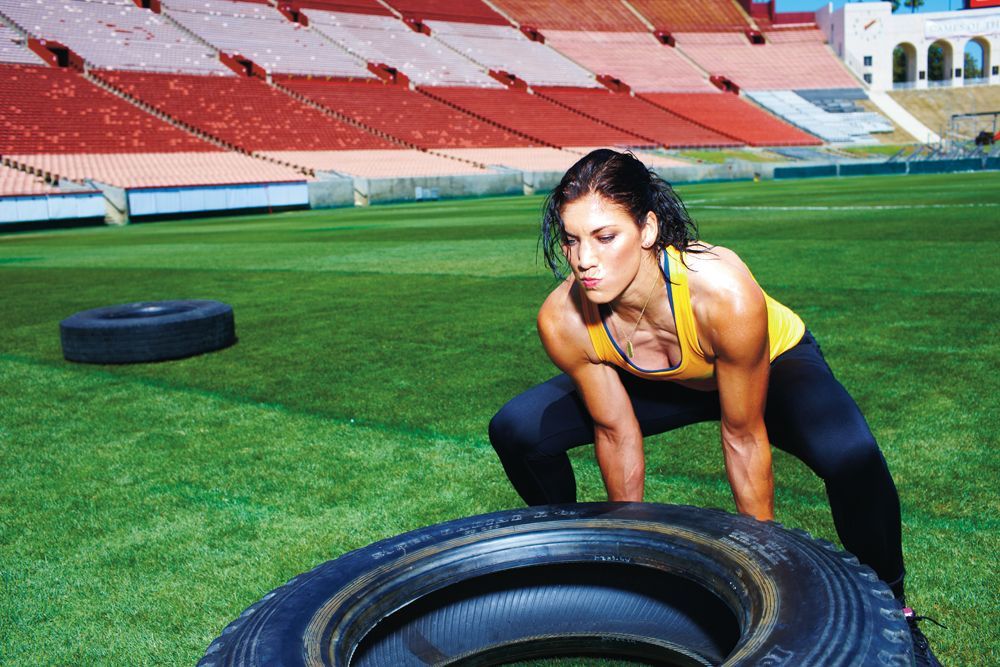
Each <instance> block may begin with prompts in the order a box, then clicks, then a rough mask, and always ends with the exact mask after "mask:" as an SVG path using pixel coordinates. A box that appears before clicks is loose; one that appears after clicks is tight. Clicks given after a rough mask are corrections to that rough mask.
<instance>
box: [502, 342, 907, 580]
mask: <svg viewBox="0 0 1000 667" xmlns="http://www.w3.org/2000/svg"><path fill="white" fill-rule="evenodd" d="M619 374H620V376H621V379H622V382H623V383H624V385H625V388H626V389H627V390H628V394H629V398H630V399H631V401H632V407H633V409H634V410H635V415H636V417H637V418H638V420H639V425H640V427H641V428H642V432H643V434H644V435H653V434H656V433H663V432H664V431H669V430H671V429H675V428H679V427H681V426H686V425H688V424H694V423H696V422H703V421H711V420H717V419H719V416H720V415H719V395H718V393H717V392H704V391H696V390H694V389H688V388H686V387H683V386H681V385H678V384H676V383H674V382H656V381H652V380H644V379H642V378H638V377H635V376H634V375H631V374H629V373H627V372H624V371H620V373H619ZM764 421H765V424H766V426H767V433H768V436H769V437H770V439H771V442H772V443H773V444H774V445H775V446H776V447H778V448H780V449H782V450H784V451H786V452H788V453H789V454H792V455H793V456H796V457H798V458H799V459H801V460H802V461H803V462H804V463H805V464H806V465H807V466H809V468H811V469H812V471H813V472H815V473H816V474H817V475H819V477H820V478H822V480H823V481H824V482H825V483H826V492H827V496H828V497H829V499H830V509H831V512H832V514H833V521H834V525H836V527H837V534H838V535H839V536H840V541H841V543H842V544H843V545H844V547H845V548H846V549H847V550H848V551H850V552H851V553H853V554H854V555H855V556H857V557H858V559H860V560H861V562H863V563H865V564H867V565H869V566H871V567H872V568H873V569H874V570H875V572H876V573H877V574H878V575H879V577H880V578H881V579H882V580H883V581H886V582H887V583H889V584H890V585H892V586H893V589H894V590H895V591H896V593H897V594H898V595H901V594H902V579H903V553H902V544H901V542H902V538H901V529H900V516H899V496H898V495H897V494H896V486H895V484H893V481H892V477H891V476H890V474H889V468H888V467H887V466H886V462H885V458H883V456H882V452H881V451H879V448H878V444H877V443H876V442H875V437H874V436H873V435H872V432H871V430H870V429H869V428H868V424H867V422H865V418H864V416H863V415H862V414H861V410H860V409H858V406H857V404H856V403H855V402H854V399H852V398H851V396H850V394H848V393H847V390H845V389H844V387H843V386H842V385H841V384H840V383H839V382H838V381H837V379H836V378H835V377H834V376H833V372H832V371H831V370H830V367H829V366H828V365H827V363H826V360H825V359H824V358H823V353H822V352H821V351H820V348H819V345H818V344H817V343H816V340H815V339H814V338H813V337H812V335H811V334H810V333H809V332H808V331H807V332H806V334H805V336H804V337H803V339H802V341H801V342H800V343H799V344H798V345H796V346H795V347H794V348H792V349H791V350H788V351H787V352H785V353H784V354H782V355H781V356H779V357H778V358H777V359H775V360H774V362H772V364H771V375H770V382H769V384H768V391H767V409H766V411H765V413H764ZM490 441H491V442H492V443H493V447H494V448H495V449H496V451H497V454H499V456H500V461H501V463H503V467H504V470H505V471H506V472H507V476H508V477H509V478H510V481H511V482H512V483H513V484H514V488H515V489H516V490H517V492H518V493H519V494H520V495H521V498H523V499H524V501H525V502H526V503H528V504H529V505H543V504H549V503H571V502H575V501H576V479H575V478H574V476H573V468H572V466H571V465H570V461H569V457H568V456H567V455H566V452H567V451H568V450H569V449H571V448H573V447H579V446H580V445H586V444H589V443H592V442H593V441H594V423H593V421H592V420H591V418H590V415H589V414H588V412H587V409H586V407H585V406H584V404H583V401H582V400H581V399H580V397H579V395H578V394H577V392H576V388H575V386H574V385H573V381H572V380H571V379H570V378H569V376H567V375H558V376H556V377H554V378H552V379H551V380H549V381H548V382H544V383H542V384H540V385H537V386H535V387H532V388H531V389H529V390H528V391H526V392H524V393H523V394H521V395H520V396H517V397H515V398H514V399H512V400H511V401H510V402H508V403H507V404H506V405H505V406H504V407H503V408H502V409H501V410H500V412H498V413H497V414H496V416H495V417H493V420H492V421H491V422H490Z"/></svg>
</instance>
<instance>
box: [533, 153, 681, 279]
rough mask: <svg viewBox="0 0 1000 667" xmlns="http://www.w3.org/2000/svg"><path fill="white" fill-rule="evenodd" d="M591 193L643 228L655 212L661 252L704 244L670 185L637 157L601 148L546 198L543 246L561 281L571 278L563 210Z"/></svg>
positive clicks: (553, 271) (542, 236) (578, 164)
mask: <svg viewBox="0 0 1000 667" xmlns="http://www.w3.org/2000/svg"><path fill="white" fill-rule="evenodd" d="M591 193H593V194H597V195H600V196H601V197H603V198H605V199H607V200H608V201H609V202H612V203H613V204H616V205H618V206H620V207H621V208H622V209H623V210H625V211H626V212H627V213H628V214H629V215H631V216H632V218H633V219H634V220H635V222H636V224H637V225H641V224H642V222H643V221H644V220H645V218H646V214H647V213H648V212H649V211H652V212H653V213H654V214H655V215H656V221H657V225H658V231H657V237H656V243H655V244H654V248H656V249H657V251H662V250H663V249H664V248H666V247H667V246H674V247H675V248H677V249H678V250H687V249H688V247H689V246H690V245H691V244H693V243H695V242H696V241H697V240H698V228H697V226H696V225H695V224H694V221H693V220H691V217H690V216H689V215H688V212H687V209H686V208H685V207H684V202H682V201H681V199H680V197H678V196H677V193H675V192H674V189H673V188H672V187H670V184H669V183H667V182H666V181H665V180H663V179H662V178H660V177H659V176H658V175H657V174H656V173H654V172H653V171H652V170H650V169H648V168H647V167H646V165H644V164H643V163H642V162H641V161H640V160H639V158H637V157H636V156H635V155H633V154H632V153H629V152H625V153H619V152H618V151H613V150H611V149H608V148H601V149H598V150H596V151H592V152H590V153H589V154H587V155H586V156H584V157H583V158H581V159H580V160H579V161H578V162H577V163H576V164H574V165H573V166H572V167H570V168H569V170H568V171H567V172H566V174H565V175H564V176H563V177H562V180H561V181H559V185H557V186H556V188H555V190H553V191H552V193H551V194H549V196H548V198H547V199H546V200H545V210H544V212H543V214H542V233H541V241H540V242H541V245H542V250H543V252H544V255H545V264H546V265H547V266H548V267H549V269H551V270H552V273H553V274H554V275H555V276H556V278H559V279H562V278H564V277H565V276H566V273H565V271H564V268H565V266H566V258H565V256H564V255H563V252H562V246H563V243H564V242H565V234H566V230H565V227H564V226H563V221H562V216H561V213H562V210H563V208H564V207H565V206H566V205H567V204H570V203H572V202H574V201H576V200H577V199H579V198H581V197H584V196H586V195H588V194H591Z"/></svg>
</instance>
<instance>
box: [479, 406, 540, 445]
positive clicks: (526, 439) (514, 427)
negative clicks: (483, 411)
mask: <svg viewBox="0 0 1000 667" xmlns="http://www.w3.org/2000/svg"><path fill="white" fill-rule="evenodd" d="M489 435H490V443H491V444H492V445H493V449H495V450H496V452H497V454H499V455H500V457H501V458H504V457H506V456H524V455H525V454H527V453H528V452H530V451H531V450H532V449H533V446H534V445H535V442H534V439H533V438H532V437H531V434H530V433H529V430H528V428H526V425H525V420H524V418H523V416H522V415H519V414H518V411H517V410H515V409H513V408H512V407H511V404H510V403H508V404H507V405H505V406H504V407H502V408H501V409H500V411H499V412H497V413H496V414H495V415H493V419H491V420H490V427H489Z"/></svg>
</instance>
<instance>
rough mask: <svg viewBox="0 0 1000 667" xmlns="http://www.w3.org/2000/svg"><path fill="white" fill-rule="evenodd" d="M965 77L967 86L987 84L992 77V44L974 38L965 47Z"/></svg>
mask: <svg viewBox="0 0 1000 667" xmlns="http://www.w3.org/2000/svg"><path fill="white" fill-rule="evenodd" d="M963 70H964V71H963V75H964V79H965V82H966V84H969V83H979V82H982V83H986V81H987V80H988V79H989V77H990V43H989V42H988V41H986V40H985V39H983V38H982V37H974V38H972V39H970V40H969V41H968V43H967V44H966V45H965V57H964V64H963Z"/></svg>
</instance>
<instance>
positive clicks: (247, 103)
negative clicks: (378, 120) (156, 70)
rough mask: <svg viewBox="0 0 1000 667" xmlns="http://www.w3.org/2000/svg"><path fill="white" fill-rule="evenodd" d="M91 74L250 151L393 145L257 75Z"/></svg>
mask: <svg viewBox="0 0 1000 667" xmlns="http://www.w3.org/2000/svg"><path fill="white" fill-rule="evenodd" d="M95 74H96V76H98V77H99V78H100V79H102V80H104V81H106V82H108V83H110V84H111V85H113V86H115V87H116V88H118V89H119V90H123V91H125V92H127V93H128V94H129V95H132V96H133V97H136V98H138V99H140V100H142V101H143V102H146V103H147V104H150V105H151V106H153V107H155V108H157V109H159V110H160V111H163V112H164V113H166V114H168V115H169V116H171V117H172V118H175V119H178V120H181V121H183V122H185V123H187V124H189V125H191V126H193V127H196V128H198V129H200V130H202V131H204V132H206V133H208V134H210V135H212V136H214V137H217V138H220V139H223V140H224V141H226V142H228V143H231V144H233V145H236V146H239V147H240V148H243V149H245V150H248V151H266V150H339V149H349V148H350V149H365V148H390V147H394V146H393V144H391V143H390V142H387V141H386V140H385V139H383V138H381V137H378V136H376V135H374V134H371V133H369V132H365V131H364V130H361V129H359V128H357V127H355V126H353V125H349V124H347V123H344V122H342V121H339V120H337V119H335V118H332V117H331V116H329V115H327V114H324V113H322V112H321V111H318V110H316V109H314V108H313V107H310V106H307V105H305V104H303V103H302V102H299V101H297V100H295V99H292V98H291V97H289V96H288V95H286V94H284V93H282V92H280V91H278V90H276V89H275V88H272V87H271V86H268V85H267V84H266V83H264V82H263V81H261V80H260V79H255V78H247V77H235V76H233V77H206V76H195V75H183V74H151V73H142V72H111V71H102V72H97V73H95ZM380 87H381V86H380Z"/></svg>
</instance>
